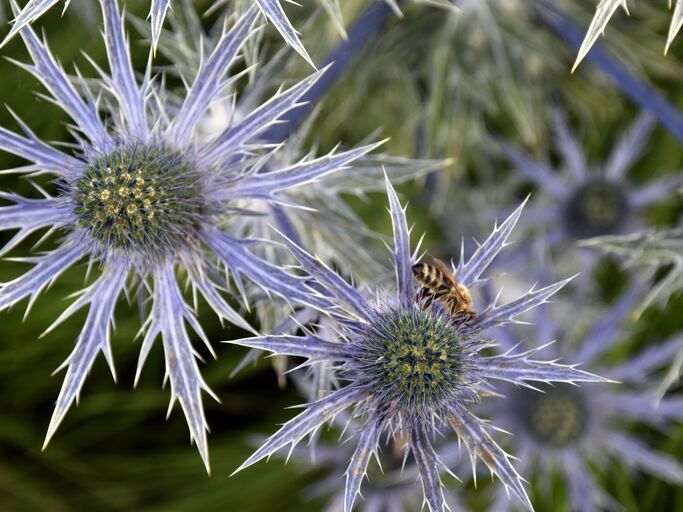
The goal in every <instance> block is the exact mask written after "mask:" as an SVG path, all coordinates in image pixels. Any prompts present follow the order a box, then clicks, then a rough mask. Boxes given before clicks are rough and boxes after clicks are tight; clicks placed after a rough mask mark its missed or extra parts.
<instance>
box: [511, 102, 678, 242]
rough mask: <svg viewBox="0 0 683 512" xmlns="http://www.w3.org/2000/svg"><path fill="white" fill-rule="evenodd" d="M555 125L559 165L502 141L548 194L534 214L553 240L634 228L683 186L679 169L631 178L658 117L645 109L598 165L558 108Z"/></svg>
mask: <svg viewBox="0 0 683 512" xmlns="http://www.w3.org/2000/svg"><path fill="white" fill-rule="evenodd" d="M554 126H555V136H556V144H557V149H558V152H559V155H560V156H561V158H562V164H561V166H560V168H559V169H556V168H555V167H554V166H553V165H552V164H550V163H549V162H548V161H544V160H541V161H539V160H538V159H536V158H534V157H532V156H530V155H527V154H526V153H524V152H523V151H522V150H520V149H519V148H517V147H516V146H514V145H512V144H510V143H508V142H506V141H500V147H501V149H502V151H503V154H504V156H505V157H506V158H507V160H508V161H509V162H510V164H511V165H513V166H514V168H515V169H516V170H518V171H519V172H520V174H522V175H523V176H524V177H526V178H527V179H529V180H531V181H533V182H534V184H536V185H537V186H538V187H539V188H540V190H541V191H542V192H543V193H544V194H545V196H546V197H547V198H548V199H549V201H547V203H546V204H545V205H542V206H539V207H538V208H537V209H536V210H535V211H534V214H533V219H534V221H536V222H542V223H544V224H545V225H547V226H548V228H549V235H548V236H549V239H550V241H551V243H552V244H554V245H556V244H561V243H567V242H570V241H571V242H573V241H576V240H580V239H584V238H592V237H596V236H604V235H613V234H619V233H625V232H630V231H634V230H636V229H638V227H639V226H641V225H642V224H641V223H640V219H639V215H640V214H641V212H642V211H643V210H644V209H646V208H647V207H649V206H651V205H652V204H655V203H657V202H659V201H662V200H664V199H666V198H667V197H668V196H670V195H671V194H672V193H673V192H674V191H675V190H676V188H678V187H680V186H681V185H683V175H682V174H681V173H680V172H675V173H669V174H666V175H663V176H661V177H658V178H655V179H652V180H650V181H649V182H647V183H645V184H643V185H637V184H635V183H633V182H632V181H631V180H629V179H628V171H629V169H630V168H631V166H632V165H633V164H634V163H635V162H637V160H638V158H639V157H640V156H641V154H642V153H643V152H644V150H645V148H646V145H647V141H648V139H649V136H650V134H651V132H652V130H653V129H654V119H653V118H652V117H651V116H650V115H648V114H646V113H643V114H640V115H638V116H637V117H636V119H635V120H634V121H633V123H632V124H631V126H630V127H629V128H628V130H626V131H625V133H624V134H622V135H621V137H620V138H619V140H618V141H617V142H616V144H615V146H614V149H613V150H612V153H611V154H610V155H609V157H608V158H607V159H606V161H605V162H604V163H601V164H599V165H591V164H589V163H588V162H587V160H586V156H585V154H584V152H583V149H582V146H581V143H580V142H579V140H578V139H577V138H576V137H575V135H574V134H573V133H572V132H571V130H570V128H569V126H568V125H567V122H566V120H565V118H564V116H563V115H562V114H561V113H560V112H559V111H556V112H555V116H554Z"/></svg>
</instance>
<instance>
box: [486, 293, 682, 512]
mask: <svg viewBox="0 0 683 512" xmlns="http://www.w3.org/2000/svg"><path fill="white" fill-rule="evenodd" d="M642 292H643V286H642V285H640V284H636V285H634V286H633V287H632V288H631V289H630V290H628V291H627V292H626V293H625V294H624V295H623V296H622V297H621V298H620V299H619V300H617V302H616V303H615V304H614V305H613V306H612V308H611V309H609V310H607V311H602V312H601V314H600V316H599V317H598V319H597V320H596V321H594V322H593V323H592V324H589V325H588V326H587V327H586V326H585V325H583V323H582V322H580V321H577V317H576V316H573V317H572V321H571V324H572V325H571V326H570V325H567V324H568V322H557V321H554V320H553V319H552V317H551V316H550V314H549V311H547V310H543V311H541V310H540V308H539V315H538V321H537V324H536V334H541V333H543V335H546V336H555V335H557V336H558V339H559V342H558V343H555V344H553V345H550V346H548V347H547V348H546V349H545V350H544V354H545V355H546V356H548V357H553V358H557V357H562V358H563V360H566V361H568V362H579V361H580V362H582V364H585V366H586V367H587V368H590V369H591V370H593V371H596V372H598V373H600V374H601V375H605V376H606V377H609V378H611V379H614V380H616V381H619V382H620V383H621V384H620V385H618V386H616V385H614V384H610V385H603V386H596V385H593V384H586V385H583V386H581V387H576V386H569V385H567V384H561V385H552V386H550V385H547V384H541V385H536V384H535V385H534V387H537V388H540V390H542V391H543V393H538V391H537V390H533V389H528V388H520V387H514V386H508V389H507V390H503V391H502V394H503V395H504V396H505V398H501V399H500V403H499V404H492V410H493V411H495V413H494V416H495V418H496V422H497V423H498V424H499V425H501V426H502V427H503V428H505V429H510V430H511V431H512V432H514V434H515V435H514V438H512V442H513V444H515V445H516V450H515V454H516V455H517V457H518V458H519V459H520V461H521V462H520V465H521V468H522V469H521V471H524V473H525V474H526V473H528V474H529V476H530V477H534V478H535V479H538V480H539V481H541V482H543V481H547V478H548V475H551V474H553V473H554V472H558V473H559V474H560V475H561V477H562V478H561V481H563V482H564V484H565V485H566V486H567V489H568V491H569V492H568V495H569V499H570V504H571V507H572V510H582V511H583V510H597V509H604V508H611V506H612V505H614V504H615V502H614V500H613V499H611V498H610V497H609V496H608V495H607V494H606V493H605V492H604V491H603V490H602V489H601V488H600V485H599V484H598V482H597V481H595V480H594V479H593V477H592V474H591V469H590V467H591V466H593V465H594V464H595V463H597V466H598V468H600V469H602V470H605V469H606V468H607V467H609V464H610V460H612V459H618V460H621V461H623V462H624V463H626V465H627V466H629V467H632V468H634V469H637V470H641V471H644V472H646V473H650V474H652V475H654V476H656V477H659V478H662V479H663V480H665V481H667V482H671V483H674V484H680V483H681V482H682V481H683V465H681V464H680V463H679V462H678V461H676V460H675V459H674V458H673V457H671V456H669V455H666V454H664V453H661V452H659V451H657V450H655V449H654V448H651V447H649V446H648V445H647V444H645V443H644V442H643V441H641V440H639V439H638V438H637V437H635V436H634V435H633V434H632V433H630V432H629V431H628V426H630V425H633V424H634V423H644V424H647V425H649V426H652V427H656V428H666V425H668V424H669V423H671V422H678V421H680V420H681V418H683V407H682V406H683V402H682V401H681V399H680V398H678V397H675V396H671V397H666V398H664V399H662V401H661V402H659V403H658V402H657V400H656V386H655V385H653V380H652V378H651V377H652V376H653V375H654V374H655V372H657V371H659V370H661V369H662V368H663V367H665V366H666V365H667V364H668V363H669V362H670V360H671V358H672V357H674V356H675V354H676V353H677V352H678V351H680V350H681V347H683V338H681V337H680V336H678V337H674V338H671V339H670V340H668V341H666V342H664V343H660V344H654V343H652V344H650V345H649V346H648V347H647V348H646V349H645V350H643V351H642V352H640V353H639V354H636V355H634V356H633V357H631V358H629V359H628V360H626V361H624V362H622V363H621V364H616V365H608V364H604V363H602V362H601V356H603V355H604V354H606V353H607V352H609V351H610V349H611V348H612V347H614V346H615V343H616V342H617V341H618V340H619V338H620V336H621V335H622V333H623V330H622V328H623V324H624V321H625V320H626V319H627V318H628V317H629V316H630V315H631V313H632V312H633V308H634V307H635V306H636V305H637V304H638V301H639V300H640V297H641V296H642ZM579 318H580V317H579ZM572 326H573V327H572ZM584 333H585V334H584ZM503 334H504V336H503V337H502V339H501V341H502V346H503V347H505V346H509V347H512V346H514V344H515V343H516V339H517V333H516V332H511V331H510V329H509V328H505V331H504V333H503ZM655 384H656V382H655ZM508 509H509V505H508V503H507V500H506V499H505V496H504V495H502V494H500V493H499V496H498V503H497V505H496V506H494V510H508Z"/></svg>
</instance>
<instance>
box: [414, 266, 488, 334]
mask: <svg viewBox="0 0 683 512" xmlns="http://www.w3.org/2000/svg"><path fill="white" fill-rule="evenodd" d="M432 262H433V264H432V265H430V264H428V263H417V264H415V265H413V275H414V276H415V279H417V282H418V283H420V284H421V285H422V286H421V288H420V290H419V291H418V292H417V295H416V296H415V300H416V301H417V302H418V303H419V304H422V307H423V308H424V309H426V308H428V307H429V306H430V304H431V303H432V302H433V301H437V302H440V303H441V304H443V305H444V307H445V308H446V311H448V314H450V315H451V316H452V317H453V319H454V320H457V321H460V322H463V323H469V322H471V321H472V320H474V319H475V317H476V316H477V313H476V311H475V310H474V303H473V301H472V295H471V294H470V291H469V290H468V289H467V287H466V286H465V285H463V284H460V283H459V282H458V280H457V279H456V277H455V275H454V274H453V272H452V271H451V269H450V268H449V266H448V265H446V264H445V263H444V262H443V261H441V260H439V259H437V258H432Z"/></svg>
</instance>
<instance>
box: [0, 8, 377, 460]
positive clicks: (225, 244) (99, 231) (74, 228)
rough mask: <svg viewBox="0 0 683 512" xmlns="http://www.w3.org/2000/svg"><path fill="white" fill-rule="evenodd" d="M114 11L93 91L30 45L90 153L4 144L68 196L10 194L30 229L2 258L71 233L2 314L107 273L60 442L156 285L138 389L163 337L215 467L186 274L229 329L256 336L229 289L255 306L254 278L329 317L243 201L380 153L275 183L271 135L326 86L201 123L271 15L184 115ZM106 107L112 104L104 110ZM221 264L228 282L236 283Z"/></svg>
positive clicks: (27, 37) (307, 169)
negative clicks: (141, 68)
mask: <svg viewBox="0 0 683 512" xmlns="http://www.w3.org/2000/svg"><path fill="white" fill-rule="evenodd" d="M101 6H102V11H103V15H104V25H105V30H104V37H105V43H106V47H107V56H108V59H109V67H110V70H111V74H108V73H106V72H105V71H103V70H101V69H99V68H97V69H98V71H99V73H100V75H101V79H96V80H91V81H88V82H86V81H85V80H83V79H82V78H81V77H80V75H79V76H78V77H77V78H76V79H72V78H71V77H69V76H68V75H67V74H66V73H65V72H64V71H63V70H62V68H61V67H60V66H59V65H58V63H57V62H56V61H55V60H54V58H53V57H52V55H51V53H50V51H49V50H48V48H47V46H46V44H45V43H43V42H41V41H40V40H39V39H38V37H37V36H36V34H35V33H34V32H33V30H32V29H31V28H30V27H28V26H25V27H24V28H23V29H21V32H20V33H21V37H22V38H23V40H24V42H25V44H26V47H27V48H28V50H29V53H30V56H31V60H32V62H31V63H30V64H20V65H21V66H22V67H24V68H25V69H26V70H28V71H29V72H31V73H32V74H34V75H35V76H36V77H37V78H38V79H39V80H40V81H41V82H42V84H43V85H44V86H45V87H46V89H47V90H48V92H49V94H50V99H51V100H52V101H53V102H54V103H55V104H57V105H58V106H60V107H61V108H62V109H63V110H64V111H65V112H66V113H67V114H68V115H69V116H70V117H71V119H72V120H73V121H74V123H75V125H74V126H73V128H72V132H73V133H74V134H75V144H72V146H73V147H74V148H75V149H74V151H73V153H70V154H69V153H65V152H62V151H60V150H57V149H55V148H53V147H52V146H50V145H49V144H47V143H45V142H43V141H41V140H39V139H38V138H37V136H36V135H35V134H33V133H32V132H31V131H30V130H29V128H28V127H27V126H25V125H24V124H23V123H21V121H19V123H20V124H21V126H22V129H23V130H24V132H25V135H18V134H16V133H14V132H11V131H8V130H6V129H4V128H0V147H1V148H2V149H4V150H6V151H9V152H11V153H14V154H15V155H17V156H19V157H22V158H24V159H26V160H28V161H29V162H30V164H29V165H28V166H27V167H24V168H21V169H20V170H19V171H20V172H24V173H34V174H44V173H48V174H53V175H56V176H57V180H56V181H57V185H58V190H57V193H56V195H54V196H52V195H49V194H47V193H46V194H45V197H44V198H42V199H29V198H24V197H21V196H18V195H16V194H8V193H3V194H2V199H4V200H6V201H8V202H10V203H11V204H9V205H6V206H2V207H0V229H2V230H12V229H18V233H17V234H16V235H15V236H14V237H13V238H12V239H11V240H10V241H9V242H8V243H7V244H6V245H5V247H4V248H3V252H6V251H9V250H10V249H13V248H15V247H16V246H17V245H18V244H19V243H20V242H21V241H22V240H23V239H25V238H26V237H27V236H29V235H30V234H32V233H34V232H36V231H38V230H41V229H44V228H49V229H50V230H59V231H60V233H62V234H63V235H64V236H63V240H62V241H61V244H60V245H59V247H58V248H57V249H55V250H53V251H52V252H50V253H49V254H46V255H42V256H37V257H33V258H27V259H26V261H27V262H29V263H33V264H34V266H33V267H32V268H31V269H30V270H28V271H27V272H26V273H24V274H23V275H22V276H20V277H18V278H16V279H15V280H13V281H11V282H8V283H5V284H3V285H2V287H1V288H0V310H2V309H6V308H9V307H11V306H12V305H14V304H16V303H17V302H19V301H20V300H22V299H23V298H25V297H29V298H30V304H32V303H33V301H34V300H35V299H36V297H37V296H38V294H39V293H40V292H41V291H42V290H44V289H45V288H46V287H47V286H49V284H50V283H51V282H52V281H53V280H54V279H56V278H57V277H58V276H59V275H60V274H61V273H62V272H64V271H65V270H66V269H67V268H69V267H71V266H72V265H74V264H76V263H77V262H79V261H81V260H83V259H87V260H88V262H89V268H90V267H95V268H101V273H100V275H99V277H98V278H97V279H96V280H95V281H94V283H92V284H91V285H90V286H89V287H88V288H86V289H85V290H84V291H83V293H82V295H81V296H80V297H79V298H78V299H77V300H76V301H75V302H74V303H73V304H72V305H71V306H70V307H69V308H68V309H67V310H66V311H65V312H64V314H63V315H61V316H60V318H59V319H58V320H57V322H56V324H57V323H59V322H61V321H62V320H64V319H66V318H67V317H69V316H70V315H72V314H73V313H74V312H76V311H77V310H78V309H80V308H83V307H89V312H88V316H87V318H86V321H85V323H84V325H83V330H82V332H81V334H80V336H79V338H78V341H77V344H76V347H75V348H74V351H73V352H72V354H71V356H70V357H69V358H68V359H67V361H66V362H65V364H64V368H65V369H66V377H65V380H64V384H63V386H62V390H61V392H60V395H59V398H58V399H57V404H56V407H55V411H54V414H53V417H52V420H51V422H50V426H49V428H48V433H47V439H46V443H47V442H48V441H49V439H50V438H51V437H52V436H53V435H54V433H55V431H56V429H57V427H58V426H59V424H60V422H61V421H62V419H63V418H64V416H65V414H66V412H67V410H68V409H69V407H70V406H71V404H72V403H73V402H74V400H75V399H76V398H77V396H78V394H79V392H80V389H81V387H82V386H83V383H84V380H85V377H86V375H87V373H88V372H89V370H90V368H91V366H92V364H93V362H94V360H95V358H96V357H97V355H98V354H99V353H100V352H102V353H103V354H104V356H105V358H106V359H107V362H108V363H109V365H110V367H111V368H112V372H113V363H112V356H111V350H110V348H109V331H110V329H109V328H110V325H112V324H113V321H114V309H115V307H116V303H117V300H118V298H119V296H120V295H121V294H122V293H123V292H129V291H130V289H133V290H135V288H138V289H139V290H140V293H141V294H142V296H143V297H144V296H145V293H146V291H147V288H149V293H150V294H151V304H152V307H151V313H150V314H149V317H148V318H147V319H146V321H145V329H146V332H145V336H144V340H143V344H142V349H141V354H140V360H139V367H138V376H139V374H140V369H141V368H142V366H143V364H144V361H145V359H146V357H147V355H148V353H149V351H150V349H151V347H152V345H153V343H154V342H155V340H156V338H157V337H161V340H162V343H163V347H164V352H165V357H166V372H167V379H168V380H169V381H170V384H171V393H172V403H174V402H175V401H176V400H177V401H178V402H179V403H180V405H181V407H182V409H183V412H184V413H185V416H186V418H187V421H188V425H189V428H190V433H191V437H192V439H193V440H194V441H195V442H196V443H197V447H198V449H199V452H200V454H201V456H202V459H203V460H204V462H205V464H206V465H207V468H208V449H207V444H206V430H207V425H206V420H205V417H204V412H203V406H202V397H201V394H202V391H205V392H208V393H210V390H209V388H208V386H207V385H206V383H205V382H204V381H203V379H202V377H201V375H200V373H199V368H198V366H197V358H198V357H199V356H198V353H197V352H196V350H195V348H194V347H193V346H192V343H191V341H190V337H189V333H188V329H187V325H186V324H189V325H190V326H191V328H192V330H194V331H195V332H196V333H197V334H198V335H199V337H200V338H201V339H202V340H203V341H204V342H205V344H206V345H207V347H208V349H209V350H211V348H210V346H209V343H208V340H207V339H206V337H205V336H204V335H203V332H202V329H201V326H200V325H199V323H198V321H197V318H196V316H195V314H194V311H193V309H192V308H190V306H189V305H188V304H187V303H186V300H185V298H184V296H183V294H182V293H181V290H180V286H179V283H178V280H177V278H176V272H175V271H176V268H179V267H180V268H182V269H183V270H184V272H185V273H186V275H187V276H188V279H189V282H190V283H191V285H192V288H193V290H194V291H195V292H197V295H199V296H201V297H203V298H204V299H205V300H206V302H207V303H208V304H209V305H210V306H211V308H212V309H213V310H214V311H215V312H216V313H217V314H218V315H219V316H220V317H221V319H225V320H227V321H229V322H232V323H234V324H235V325H237V326H239V327H241V328H243V329H246V330H249V331H252V328H251V327H250V326H249V324H248V323H247V322H246V321H245V320H244V319H243V318H242V317H241V316H240V314H239V313H238V312H237V311H236V310H235V309H234V308H233V306H232V305H231V304H230V302H229V301H228V300H226V297H225V296H224V295H223V294H222V293H221V291H222V290H223V289H225V288H227V287H228V285H229V281H228V277H231V278H232V282H234V284H235V286H236V287H237V289H238V290H239V291H240V293H241V294H242V295H243V297H244V299H245V301H246V302H249V298H248V297H247V292H246V287H245V283H244V282H243V278H247V279H248V280H250V281H251V282H253V283H255V284H256V285H258V286H259V287H260V288H261V289H263V290H265V292H266V293H268V294H274V295H278V296H280V297H283V298H284V299H285V300H300V301H303V302H306V301H308V302H311V303H315V304H316V305H317V307H325V301H324V299H322V298H316V297H314V296H313V295H311V293H310V290H307V289H306V286H305V285H304V284H303V283H302V281H301V280H300V279H299V278H298V277H296V276H294V275H292V274H289V273H287V272H286V271H284V270H283V269H282V268H280V267H278V266H276V265H274V264H272V263H269V262H267V261H265V260H263V259H261V258H260V257H258V256H256V255H255V254H254V253H253V252H252V251H251V247H252V246H253V245H254V244H255V242H256V240H254V239H253V238H252V236H251V234H249V233H245V232H244V230H243V229H238V228H236V225H241V224H240V219H241V217H242V214H243V213H244V212H243V211H242V210H241V209H240V208H239V205H240V202H241V201H261V202H264V203H268V204H270V203H272V204H276V203H278V202H279V201H280V199H279V194H280V193H281V192H282V191H283V190H286V189H289V188H292V187H296V186H299V185H302V184H306V183H310V182H311V181H314V180H315V179H317V178H319V177H320V176H323V175H325V174H328V173H330V172H333V171H336V170H339V169H342V168H344V167H345V166H346V165H347V164H348V163H350V162H352V161H353V160H355V159H356V158H358V157H360V156H362V155H364V154H365V153H367V151H369V150H370V149H371V148H372V147H374V145H368V146H365V147H362V148H357V149H355V150H351V151H347V152H337V151H335V152H332V153H330V154H328V155H325V156H323V157H320V158H309V159H307V160H302V161H299V162H292V163H291V165H286V166H282V167H278V166H273V167H271V168H269V169H268V170H267V172H266V171H264V169H263V162H264V161H268V160H269V159H271V158H272V154H273V152H276V151H277V149H278V148H275V149H273V148H272V145H270V144H267V143H263V142H261V141H260V140H259V134H260V133H262V132H263V131H265V130H266V129H267V128H268V127H270V126H272V125H273V124H274V123H276V122H277V121H278V119H279V118H280V116H281V115H282V114H283V113H285V112H287V111H288V110H290V109H291V108H294V107H296V106H297V105H298V100H299V98H300V97H301V96H302V95H303V94H304V93H305V92H306V91H307V90H308V88H310V87H311V86H312V85H313V84H314V83H315V82H316V80H317V79H318V78H319V76H320V74H321V73H320V72H318V73H315V74H313V75H311V76H309V77H308V78H306V79H304V80H303V81H301V82H300V83H297V84H295V85H294V86H292V87H290V88H289V89H283V90H279V91H278V92H277V93H275V94H274V96H273V97H271V98H269V99H268V100H266V101H264V102H263V103H262V104H260V105H258V106H256V107H254V108H253V109H251V110H249V111H248V112H245V113H244V115H243V116H242V117H241V118H240V119H239V120H233V121H232V122H230V123H228V124H227V125H226V126H225V127H224V128H223V130H222V131H220V133H218V134H216V135H215V136H214V137H210V138H209V137H202V136H200V135H199V134H198V130H197V124H198V122H199V121H200V120H201V118H202V116H203V115H204V113H205V111H206V109H207V108H208V106H209V105H210V104H211V103H212V102H213V101H214V100H215V99H216V98H217V97H218V96H219V95H220V94H221V93H222V91H224V90H225V88H226V85H227V84H228V83H229V82H230V81H231V77H230V76H228V70H229V68H230V67H231V65H233V64H234V63H235V62H236V61H238V60H239V55H240V48H241V47H242V46H243V44H244V42H245V41H246V40H247V39H248V38H249V36H250V34H252V33H253V31H254V30H255V29H254V27H253V25H254V22H255V19H256V17H257V10H256V8H252V9H250V10H249V11H247V12H246V13H245V14H244V15H243V16H241V17H240V18H239V19H237V20H236V21H235V23H234V25H233V26H232V28H230V30H227V29H226V30H224V31H223V32H222V34H221V37H220V38H219V40H218V41H217V43H216V44H215V46H214V47H213V50H212V51H211V52H210V53H209V54H207V55H206V57H205V58H204V59H203V60H202V62H201V65H200V66H199V69H198V71H197V73H196V77H195V80H194V81H193V82H192V83H191V85H190V86H189V87H188V89H187V91H186V93H185V97H184V100H183V101H182V103H181V104H180V105H179V106H178V105H177V102H175V101H173V99H172V98H169V94H168V93H167V91H166V90H165V89H164V87H163V81H158V82H155V81H152V80H150V78H149V77H150V74H151V70H150V69H148V70H147V72H146V74H145V78H144V80H143V82H142V83H141V84H139V83H138V82H137V81H136V79H135V75H134V72H133V69H132V67H131V62H130V57H129V49H128V46H127V43H126V35H125V32H124V28H123V22H122V18H121V14H120V12H119V9H118V5H117V1H116V0H102V1H101ZM74 84H75V85H74ZM95 97H101V102H100V104H99V105H98V103H97V102H96V101H95V100H94V98H95ZM98 106H101V109H102V110H103V111H104V113H105V119H104V120H103V119H101V118H100V113H99V109H98ZM216 267H219V268H221V267H222V268H223V269H225V274H224V275H222V273H221V272H220V271H219V270H217V268H216ZM128 296H131V295H128ZM133 296H134V295H133ZM252 332H253V331H252Z"/></svg>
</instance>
